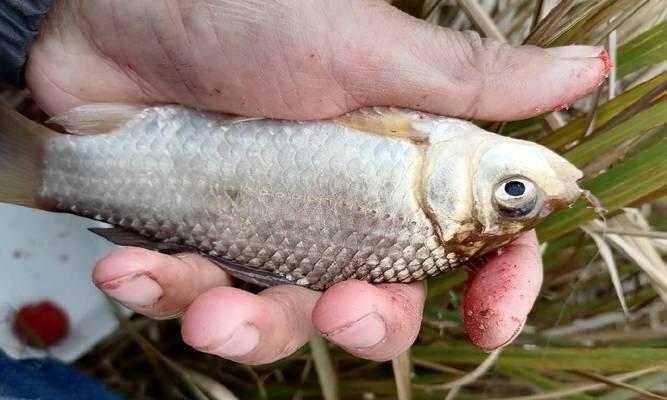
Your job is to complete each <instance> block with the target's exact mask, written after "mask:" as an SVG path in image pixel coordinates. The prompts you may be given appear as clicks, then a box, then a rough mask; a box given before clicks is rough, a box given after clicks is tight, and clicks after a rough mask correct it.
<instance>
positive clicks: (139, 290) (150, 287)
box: [98, 274, 164, 307]
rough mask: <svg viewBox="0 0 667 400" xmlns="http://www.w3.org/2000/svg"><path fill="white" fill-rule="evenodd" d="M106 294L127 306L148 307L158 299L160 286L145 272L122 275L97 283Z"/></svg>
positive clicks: (161, 292)
mask: <svg viewBox="0 0 667 400" xmlns="http://www.w3.org/2000/svg"><path fill="white" fill-rule="evenodd" d="M98 287H99V288H100V289H102V290H103V291H104V293H106V294H107V295H109V296H111V297H113V298H114V299H116V300H118V301H119V302H121V303H123V304H125V305H127V306H129V307H148V306H152V305H154V304H155V303H157V302H158V300H160V298H161V297H162V294H163V293H164V292H163V291H162V287H161V286H160V285H159V284H158V283H157V282H156V281H155V280H154V279H152V278H151V277H149V276H148V275H146V274H138V275H131V276H124V277H122V278H117V279H114V280H112V281H108V282H104V283H101V284H99V285H98Z"/></svg>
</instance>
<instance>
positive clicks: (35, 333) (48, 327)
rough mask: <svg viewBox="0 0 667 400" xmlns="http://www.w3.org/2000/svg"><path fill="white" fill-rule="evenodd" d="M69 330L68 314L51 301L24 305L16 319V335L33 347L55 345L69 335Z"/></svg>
mask: <svg viewBox="0 0 667 400" xmlns="http://www.w3.org/2000/svg"><path fill="white" fill-rule="evenodd" d="M68 330H69V320H68V318H67V314H65V312H64V311H63V310H62V309H61V308H60V307H58V306H57V305H55V304H53V303H51V302H49V301H43V302H41V303H34V304H26V305H24V306H23V307H21V308H20V309H19V311H18V312H17V313H16V318H15V319H14V333H15V334H16V336H18V337H19V339H21V341H23V342H24V343H26V344H27V345H29V346H33V347H49V346H53V345H54V344H56V343H58V342H59V341H61V340H62V339H63V338H64V337H65V335H67V331H68Z"/></svg>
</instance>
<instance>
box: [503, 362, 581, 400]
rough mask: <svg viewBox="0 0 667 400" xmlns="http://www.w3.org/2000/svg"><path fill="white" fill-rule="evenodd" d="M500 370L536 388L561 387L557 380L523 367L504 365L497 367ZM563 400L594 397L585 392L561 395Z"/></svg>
mask: <svg viewBox="0 0 667 400" xmlns="http://www.w3.org/2000/svg"><path fill="white" fill-rule="evenodd" d="M498 369H499V370H500V372H502V373H504V374H507V375H509V376H511V377H513V378H515V379H518V380H520V381H523V382H526V383H528V384H530V385H531V386H534V387H536V388H539V389H542V390H558V389H560V388H562V387H563V385H561V384H559V383H558V382H554V381H553V380H551V379H549V378H547V377H546V376H544V375H542V374H540V373H538V372H535V371H531V370H528V369H525V368H518V367H504V368H498ZM563 399H564V400H592V399H594V397H592V396H589V395H587V394H574V395H571V396H566V397H563Z"/></svg>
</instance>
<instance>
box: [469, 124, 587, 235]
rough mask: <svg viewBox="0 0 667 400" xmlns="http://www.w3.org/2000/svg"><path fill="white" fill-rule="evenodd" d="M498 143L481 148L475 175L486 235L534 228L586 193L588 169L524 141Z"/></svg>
mask: <svg viewBox="0 0 667 400" xmlns="http://www.w3.org/2000/svg"><path fill="white" fill-rule="evenodd" d="M501 139H502V140H501ZM492 142H493V143H488V144H487V145H483V146H481V147H480V148H478V149H477V155H476V156H477V157H476V158H477V159H476V160H475V164H476V165H474V166H473V171H474V173H473V176H472V177H471V184H472V185H473V198H474V204H473V207H474V215H475V218H476V219H477V221H478V222H479V223H480V224H481V225H482V226H483V228H484V234H493V235H513V234H516V233H518V232H522V231H525V230H528V229H531V228H533V227H534V226H535V225H537V224H538V223H539V222H540V221H542V220H543V219H544V218H546V217H547V216H549V215H550V214H551V213H553V212H554V211H556V210H559V209H561V208H564V207H567V206H569V205H571V204H572V203H574V202H575V201H576V200H577V198H578V197H579V196H580V195H581V189H580V188H579V186H578V184H577V181H578V180H579V179H581V177H582V176H583V173H582V172H581V171H580V170H579V169H578V168H577V167H575V166H574V165H572V164H571V163H570V162H569V161H567V160H566V159H564V158H563V157H561V156H560V155H558V154H556V153H554V152H553V151H551V150H549V149H547V148H546V147H544V146H541V145H539V144H536V143H532V142H527V141H523V140H517V139H510V138H504V137H500V138H494V140H493V141H492Z"/></svg>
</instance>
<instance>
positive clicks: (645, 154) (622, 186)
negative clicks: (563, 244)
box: [537, 102, 667, 241]
mask: <svg viewBox="0 0 667 400" xmlns="http://www.w3.org/2000/svg"><path fill="white" fill-rule="evenodd" d="M665 103H667V102H665ZM620 126H621V125H619V127H620ZM666 155H667V141H662V142H660V143H658V144H657V145H655V146H653V147H651V148H648V149H645V150H643V151H641V152H639V153H638V154H636V155H634V156H632V157H630V158H628V159H627V160H625V161H623V162H622V163H620V164H618V165H616V166H614V167H613V168H611V169H609V170H608V171H607V172H605V173H603V174H601V175H599V176H596V177H595V178H593V179H590V180H587V181H585V182H584V183H583V184H582V186H583V187H584V188H585V189H588V190H590V191H591V192H593V193H594V194H595V195H596V196H598V198H599V199H600V200H601V201H602V204H603V205H604V206H605V207H606V208H607V209H608V210H610V211H613V210H616V209H618V208H621V207H624V206H627V205H628V204H631V203H633V202H635V201H637V200H639V199H641V198H643V197H645V196H647V195H649V194H651V193H653V192H655V191H657V190H660V189H662V188H664V187H665V186H666V185H667V156H666ZM595 217H596V215H595V214H594V213H593V211H592V210H591V209H590V208H589V206H588V204H585V203H584V202H583V201H579V202H577V204H575V206H574V207H572V208H569V209H565V210H561V211H559V212H557V213H555V214H554V215H551V216H550V217H549V218H547V219H546V220H545V221H544V222H543V223H542V224H540V225H539V226H538V229H537V232H538V235H539V237H540V239H541V240H542V241H548V240H552V239H554V238H557V237H558V236H560V235H562V234H564V233H566V232H569V231H571V230H573V229H576V228H577V227H578V226H579V225H581V224H583V223H585V222H588V221H590V220H592V219H594V218H595Z"/></svg>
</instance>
